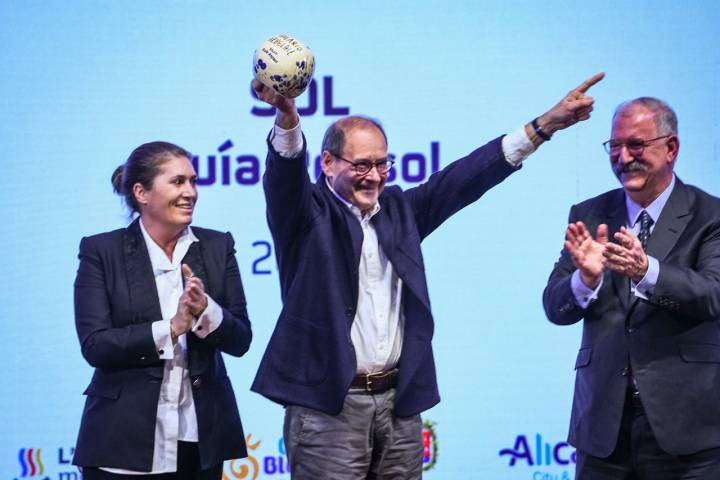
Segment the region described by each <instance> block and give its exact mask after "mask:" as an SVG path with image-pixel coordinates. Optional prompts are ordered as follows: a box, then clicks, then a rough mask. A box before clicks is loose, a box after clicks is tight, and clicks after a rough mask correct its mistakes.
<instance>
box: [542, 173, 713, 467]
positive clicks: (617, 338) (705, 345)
mask: <svg viewBox="0 0 720 480" xmlns="http://www.w3.org/2000/svg"><path fill="white" fill-rule="evenodd" d="M578 220H582V221H583V222H585V224H586V225H587V227H588V229H589V230H590V231H591V232H595V231H596V229H597V226H598V225H599V224H601V223H605V224H607V225H608V228H609V232H610V235H611V238H612V234H613V233H614V232H616V231H618V230H619V229H620V227H621V226H623V225H625V224H626V222H627V210H626V207H625V194H624V192H623V191H622V190H620V189H618V190H613V191H610V192H607V193H604V194H602V195H600V196H598V197H595V198H592V199H590V200H586V201H584V202H582V203H580V204H578V205H575V206H573V207H572V209H571V210H570V220H569V221H570V222H576V221H578ZM647 254H648V255H651V256H653V257H655V258H657V259H658V261H659V262H660V275H659V277H658V280H657V284H656V286H655V289H654V292H653V294H652V295H651V296H650V298H649V300H643V299H640V298H639V297H637V296H635V295H632V296H631V295H630V285H629V280H628V278H627V277H624V276H622V275H619V274H616V273H614V272H609V271H606V272H605V273H604V277H603V285H602V288H601V289H600V292H599V294H598V298H597V300H596V301H595V302H594V303H592V304H591V305H590V306H589V307H588V308H587V309H586V310H583V309H581V308H580V307H579V306H578V305H577V304H576V302H575V299H574V297H573V294H572V291H571V288H570V276H571V275H572V272H573V271H574V270H575V267H574V266H573V263H572V260H571V259H570V257H569V255H568V253H567V251H566V250H563V252H562V254H561V256H560V260H558V262H557V263H556V264H555V268H554V270H553V272H552V274H551V275H550V279H549V281H548V284H547V287H546V288H545V293H544V297H543V303H544V305H545V312H546V314H547V316H548V318H549V319H550V321H552V322H553V323H557V324H560V325H569V324H573V323H576V322H578V321H580V320H582V319H584V321H583V330H582V342H581V344H580V350H579V352H578V355H577V361H576V362H575V370H576V380H575V395H574V400H573V407H572V417H571V420H570V436H569V442H570V443H571V444H572V445H573V446H575V447H576V448H578V449H580V450H581V451H584V452H586V453H589V454H591V455H594V456H597V457H607V456H608V455H609V454H610V453H611V452H612V451H613V449H614V448H615V444H616V442H617V438H618V433H619V430H620V420H621V418H622V413H623V405H624V401H625V390H626V388H627V384H628V377H627V374H628V372H627V370H626V367H627V363H628V358H629V360H630V364H631V366H632V371H633V375H634V377H635V380H636V382H637V386H638V389H639V391H640V396H641V397H642V402H643V406H644V407H645V412H646V414H647V418H648V421H649V422H650V426H651V427H652V430H653V432H654V433H655V437H656V438H657V441H658V443H659V444H660V446H661V447H662V448H663V450H665V451H666V452H668V453H670V454H673V455H683V454H691V453H695V452H698V451H700V450H705V449H708V448H716V447H720V396H719V394H720V323H719V322H720V199H718V198H716V197H713V196H710V195H708V194H707V193H705V192H703V191H702V190H699V189H697V188H695V187H692V186H689V185H685V184H683V183H682V182H681V181H680V180H679V179H678V180H677V181H676V184H675V188H674V189H673V191H672V193H671V195H670V198H669V199H668V202H667V203H666V204H665V207H664V208H663V211H662V213H661V214H660V218H658V219H657V223H656V224H655V228H654V229H653V232H652V235H650V238H649V241H648V245H647Z"/></svg>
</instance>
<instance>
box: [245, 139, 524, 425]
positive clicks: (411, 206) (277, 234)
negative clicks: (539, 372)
mask: <svg viewBox="0 0 720 480" xmlns="http://www.w3.org/2000/svg"><path fill="white" fill-rule="evenodd" d="M269 149H270V152H269V154H268V159H267V169H266V172H265V177H264V188H265V196H266V199H267V209H268V210H267V213H268V223H269V226H270V231H271V232H272V236H273V240H274V242H275V252H276V256H277V261H278V267H279V272H280V282H281V285H280V287H281V292H282V299H283V309H282V312H281V314H280V318H279V320H278V323H277V325H276V327H275V331H274V332H273V335H272V338H271V339H270V343H269V345H268V348H267V350H266V351H265V355H264V356H263V359H262V361H261V363H260V368H259V370H258V373H257V376H256V378H255V382H254V383H253V386H252V390H254V391H256V392H258V393H261V394H262V395H265V396H266V397H268V398H270V399H271V400H274V401H276V402H278V403H281V404H283V405H287V404H294V405H302V406H306V407H310V408H313V409H316V410H320V411H323V412H327V413H329V414H336V413H338V412H340V410H341V409H342V405H343V401H344V399H345V395H346V393H347V391H348V389H349V387H350V382H351V381H352V379H353V377H354V376H355V374H356V367H357V365H356V358H355V350H354V348H353V345H352V341H351V339H350V327H351V324H352V322H353V319H354V317H355V310H356V308H357V302H358V281H359V280H358V265H359V262H360V250H361V246H362V241H363V233H362V228H361V226H360V223H359V222H358V221H357V218H356V217H355V216H354V215H353V214H352V212H350V210H349V209H348V208H347V206H345V205H344V204H342V202H340V201H339V200H338V199H337V198H336V197H335V196H334V195H333V193H332V192H331V191H330V190H329V189H328V188H327V185H326V183H325V178H324V177H321V178H320V179H319V180H318V182H317V183H315V184H313V183H311V182H310V179H309V178H308V174H307V167H306V163H305V151H304V150H303V152H302V153H301V154H300V155H299V156H298V157H296V158H281V157H280V156H279V155H278V154H277V153H276V152H275V151H274V150H273V148H272V145H269ZM513 171H515V169H514V168H513V167H511V166H510V165H509V164H508V163H507V161H506V160H505V158H504V156H503V153H502V147H501V142H500V139H496V140H494V141H492V142H490V143H488V144H487V145H485V146H484V147H481V148H479V149H477V150H475V151H474V152H472V153H471V154H470V155H469V156H467V157H465V158H463V159H461V160H458V161H457V162H454V163H452V164H451V165H449V166H448V167H446V168H445V169H443V170H442V171H440V172H437V173H435V174H434V175H432V176H431V177H430V179H429V180H428V181H427V183H425V184H423V185H420V186H419V187H416V188H411V189H409V190H407V191H402V190H401V189H400V188H399V187H397V186H390V187H386V188H385V190H384V191H383V193H382V194H381V195H380V200H379V202H380V206H381V209H380V211H379V213H377V214H376V215H375V216H373V218H372V222H373V225H374V227H375V229H376V231H377V236H378V240H379V242H380V245H381V246H382V248H383V251H384V252H385V254H386V255H387V257H388V259H389V260H390V262H391V263H392V265H393V267H394V268H395V270H396V271H397V273H398V275H399V276H400V278H402V280H403V291H402V302H403V305H402V308H403V311H404V314H405V332H404V338H403V349H402V354H401V357H400V361H399V365H398V368H399V372H400V373H399V378H398V385H397V393H396V403H395V413H396V415H398V416H410V415H414V414H416V413H418V412H421V411H423V410H426V409H428V408H430V407H432V406H433V405H435V404H436V403H438V402H439V401H440V398H439V395H438V389H437V382H436V379H435V363H434V360H433V353H432V347H431V339H432V336H433V317H432V314H431V312H430V299H429V297H428V291H427V283H426V280H425V268H424V265H423V257H422V252H421V251H420V242H421V240H422V239H423V238H425V237H426V236H427V235H429V234H430V233H431V232H432V231H433V230H435V228H437V227H438V226H439V225H440V224H441V223H442V222H443V221H445V220H446V219H447V218H448V217H450V216H451V215H452V214H454V213H455V212H457V211H458V210H460V209H461V208H462V207H464V206H466V205H468V204H470V203H472V202H474V201H475V200H477V199H478V198H479V197H480V196H481V195H482V194H483V193H484V192H485V191H487V190H488V189H490V188H491V187H493V186H494V185H496V184H497V183H499V182H500V181H502V180H503V179H504V178H505V177H507V176H508V175H509V174H510V173H512V172H513Z"/></svg>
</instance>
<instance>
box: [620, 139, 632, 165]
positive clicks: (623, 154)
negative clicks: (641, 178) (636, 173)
mask: <svg viewBox="0 0 720 480" xmlns="http://www.w3.org/2000/svg"><path fill="white" fill-rule="evenodd" d="M634 159H635V157H633V155H632V154H631V153H630V149H629V148H628V146H627V145H626V144H624V143H623V144H622V145H620V152H619V153H618V160H619V161H620V163H622V164H623V165H625V164H628V163H630V162H631V161H633V160H634Z"/></svg>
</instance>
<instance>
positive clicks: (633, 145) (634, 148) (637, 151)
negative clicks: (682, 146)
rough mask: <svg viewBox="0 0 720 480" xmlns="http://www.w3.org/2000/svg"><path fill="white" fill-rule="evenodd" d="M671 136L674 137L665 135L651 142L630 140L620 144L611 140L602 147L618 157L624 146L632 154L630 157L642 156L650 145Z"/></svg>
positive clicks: (652, 139)
mask: <svg viewBox="0 0 720 480" xmlns="http://www.w3.org/2000/svg"><path fill="white" fill-rule="evenodd" d="M671 136H672V135H663V136H662V137H655V138H651V139H650V140H639V139H636V138H634V139H631V140H628V141H627V142H619V141H617V140H613V139H612V138H611V139H610V140H608V141H607V142H603V144H602V145H603V147H604V148H605V151H606V152H607V153H609V154H610V155H618V154H619V153H620V150H622V147H623V145H625V146H626V147H627V149H628V152H630V155H633V156H639V155H642V153H643V152H644V151H645V148H646V147H649V146H650V144H651V143H652V142H654V141H655V140H661V139H663V138H668V137H671Z"/></svg>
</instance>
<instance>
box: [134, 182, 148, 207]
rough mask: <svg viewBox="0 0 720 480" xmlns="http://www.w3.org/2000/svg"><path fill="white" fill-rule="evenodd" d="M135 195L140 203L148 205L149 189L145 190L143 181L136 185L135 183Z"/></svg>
mask: <svg viewBox="0 0 720 480" xmlns="http://www.w3.org/2000/svg"><path fill="white" fill-rule="evenodd" d="M132 191H133V196H134V197H135V200H136V201H137V202H138V204H140V205H147V204H148V198H147V194H148V191H147V190H145V187H143V185H142V183H140V182H138V183H136V184H135V185H133V189H132Z"/></svg>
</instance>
